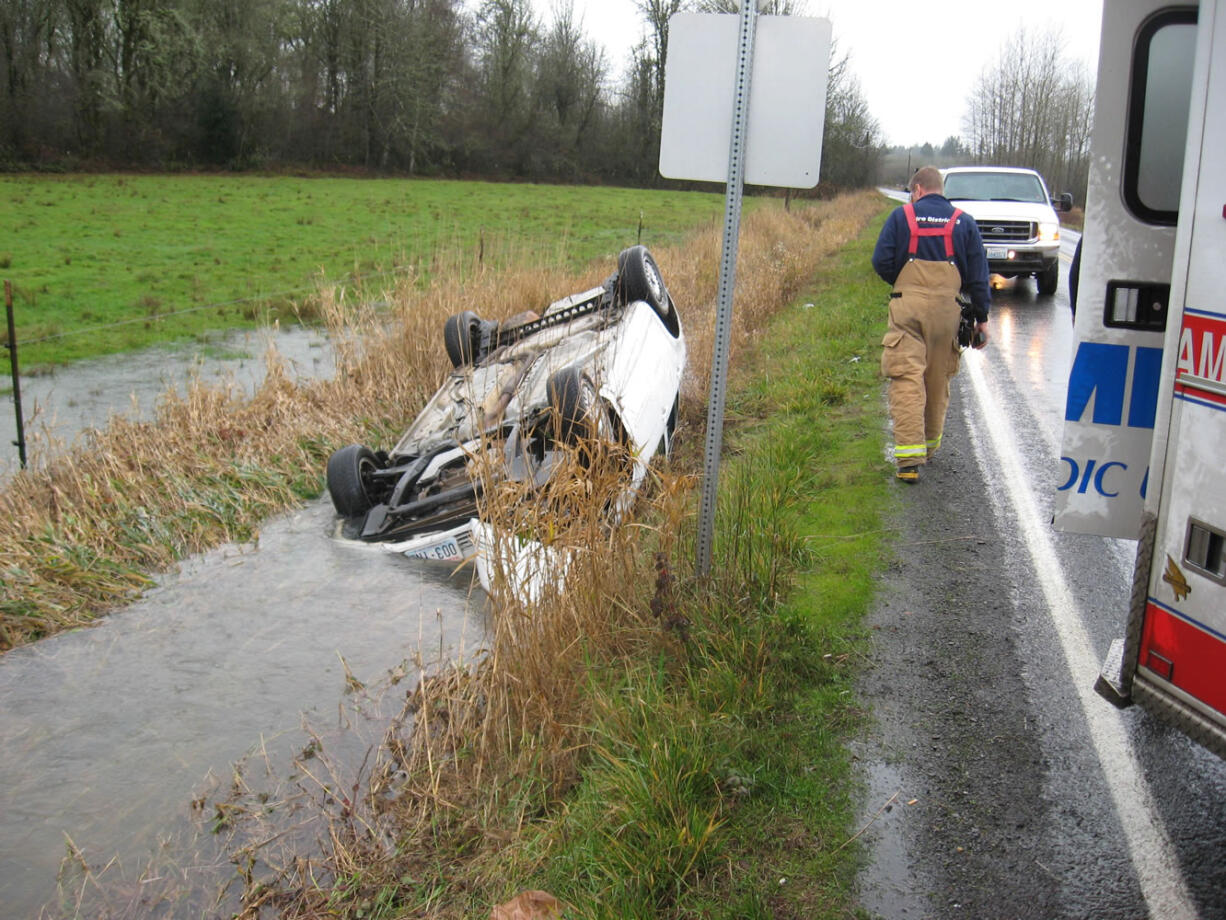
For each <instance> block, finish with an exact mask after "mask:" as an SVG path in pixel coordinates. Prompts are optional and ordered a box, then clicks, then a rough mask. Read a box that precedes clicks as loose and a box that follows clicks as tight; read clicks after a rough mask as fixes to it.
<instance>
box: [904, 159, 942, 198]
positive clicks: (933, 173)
mask: <svg viewBox="0 0 1226 920" xmlns="http://www.w3.org/2000/svg"><path fill="white" fill-rule="evenodd" d="M917 188H922V189H923V190H924V191H925V192H936V193H937V194H938V195H939V194H941V193H942V192H944V191H945V180H944V179H942V178H941V171H940V170H939V169H937V168H936V167H935V166H921V167H920V168H919V169H917V170H916V171H915V175H914V176H912V177H911V190H912V191H915V189H917Z"/></svg>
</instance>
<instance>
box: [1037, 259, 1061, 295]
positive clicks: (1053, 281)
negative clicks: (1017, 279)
mask: <svg viewBox="0 0 1226 920" xmlns="http://www.w3.org/2000/svg"><path fill="white" fill-rule="evenodd" d="M1034 277H1035V281H1036V282H1037V284H1038V286H1039V293H1040V294H1041V295H1043V296H1044V297H1051V296H1052V295H1053V294H1055V293H1056V288H1057V287H1059V286H1060V262H1059V261H1058V260H1057V261H1055V262H1052V263H1051V265H1049V266H1048V267H1047V268H1045V269H1043V270H1042V271H1041V272H1039V273H1038V274H1036V275H1035V276H1034Z"/></svg>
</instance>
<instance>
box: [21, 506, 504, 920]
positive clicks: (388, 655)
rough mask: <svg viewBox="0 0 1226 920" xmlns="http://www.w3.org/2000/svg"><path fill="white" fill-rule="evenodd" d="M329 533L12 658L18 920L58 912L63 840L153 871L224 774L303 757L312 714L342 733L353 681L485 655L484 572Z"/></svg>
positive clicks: (191, 574)
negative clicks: (169, 832) (272, 757)
mask: <svg viewBox="0 0 1226 920" xmlns="http://www.w3.org/2000/svg"><path fill="white" fill-rule="evenodd" d="M332 523H333V512H332V507H331V504H330V502H329V501H328V499H327V498H326V497H323V498H321V499H319V500H317V501H315V502H312V503H311V504H310V505H309V506H307V507H306V508H305V509H303V510H301V511H299V512H295V513H291V514H288V515H285V516H282V517H280V518H277V519H275V520H272V521H270V522H268V523H267V524H266V525H265V527H264V529H263V531H262V533H261V535H260V538H259V545H258V548H256V547H254V546H251V545H244V546H235V545H229V546H226V547H223V548H221V549H218V550H215V551H213V552H211V553H208V554H206V555H203V556H200V557H196V558H193V559H192V560H190V561H188V562H186V563H184V565H183V567H182V570H181V571H180V572H179V573H178V574H176V575H174V576H169V577H166V578H164V579H163V580H162V583H161V584H160V585H159V586H158V587H156V588H154V589H152V590H150V591H149V592H147V594H146V596H145V597H144V598H143V599H142V600H140V601H138V602H137V603H135V604H133V605H132V606H131V607H129V608H127V609H125V610H124V611H122V612H120V613H117V614H114V615H112V616H111V617H109V618H107V619H105V620H103V621H102V622H101V623H100V624H99V625H98V626H96V627H94V628H91V629H87V630H80V631H77V632H73V633H68V634H64V635H60V636H56V637H53V638H50V639H46V640H43V641H41V642H38V643H35V644H33V645H30V646H26V647H23V648H18V649H15V650H13V651H11V652H9V653H8V654H6V655H5V656H3V658H0V699H3V701H4V705H3V708H2V710H0V904H3V905H4V906H5V911H4V913H5V916H6V918H8V917H11V918H24V917H33V916H36V915H37V913H38V910H39V909H40V907H41V906H42V905H43V904H44V903H46V902H47V900H48V899H49V898H51V897H52V896H53V895H54V893H55V878H56V873H57V871H58V869H59V866H60V861H61V859H62V857H63V856H64V854H65V835H68V836H69V837H70V838H71V839H72V841H73V842H74V843H75V844H76V846H77V847H79V848H80V849H81V850H82V851H83V852H84V854H85V856H86V857H87V859H88V860H89V862H90V863H91V864H101V863H105V862H107V861H108V860H109V859H111V858H112V857H113V856H118V857H119V858H120V859H121V860H122V863H123V865H124V866H125V867H126V868H128V869H129V870H130V869H132V868H138V867H139V866H140V865H141V864H142V863H143V862H144V861H145V859H146V858H147V857H148V856H149V854H150V852H151V850H152V849H153V848H154V846H155V845H156V842H157V837H158V834H159V831H160V829H161V828H164V827H165V826H167V825H168V824H169V823H172V822H173V821H176V820H179V819H181V818H183V817H184V816H186V815H187V813H188V809H189V805H190V801H191V797H192V795H193V793H194V792H195V791H197V790H198V789H199V788H200V786H201V784H202V781H203V780H204V777H205V776H206V774H208V773H209V772H210V771H213V772H214V773H215V774H216V775H217V776H219V777H222V778H225V777H227V776H228V775H229V766H230V764H231V763H233V762H234V761H236V760H238V759H239V758H241V757H242V756H243V755H244V753H245V752H247V751H248V750H249V749H251V748H252V747H253V746H256V745H258V744H259V743H260V742H261V739H272V740H271V741H270V744H269V746H270V747H273V746H274V745H279V746H280V750H281V752H282V753H286V752H289V751H291V750H297V749H301V747H302V744H303V741H304V739H305V737H306V736H305V735H303V734H302V733H301V731H300V730H299V729H300V724H301V721H302V714H303V713H305V714H306V716H307V718H308V719H310V720H311V721H315V722H319V723H327V722H328V721H329V720H330V721H331V722H332V723H335V722H336V720H337V712H338V707H339V706H340V705H341V703H340V701H341V700H342V698H343V696H344V690H345V686H346V674H345V664H347V665H348V667H349V669H350V670H351V672H352V673H353V675H354V676H355V677H357V678H358V679H360V680H362V681H364V682H373V681H377V680H378V679H380V678H382V677H384V676H386V675H387V673H388V672H389V671H391V670H392V669H393V668H395V667H396V666H397V665H399V664H400V663H401V662H403V661H404V660H406V659H409V660H412V659H413V658H415V656H416V654H417V653H418V651H419V650H420V652H421V655H422V657H423V658H424V659H425V660H426V661H427V662H430V661H435V660H440V659H449V658H457V657H464V658H471V657H472V656H473V654H474V653H475V652H476V651H477V650H478V647H479V646H480V643H481V642H482V640H483V637H484V633H485V623H484V616H485V611H484V604H485V597H484V595H483V594H482V592H481V591H480V589H479V588H478V589H473V587H472V578H471V575H470V571H469V569H467V568H466V569H463V570H461V571H460V572H458V573H454V574H453V573H452V571H451V569H450V567H448V566H439V565H437V564H432V563H425V562H420V561H417V560H410V559H406V558H404V557H403V556H397V555H393V554H390V553H387V552H385V551H383V550H381V549H380V548H379V547H377V546H366V545H355V544H351V543H344V542H340V541H337V540H335V539H333V538H332V536H331V530H332ZM341 657H343V658H344V664H342V661H341ZM409 673H410V675H412V674H414V673H415V669H414V668H413V667H412V666H410V668H409Z"/></svg>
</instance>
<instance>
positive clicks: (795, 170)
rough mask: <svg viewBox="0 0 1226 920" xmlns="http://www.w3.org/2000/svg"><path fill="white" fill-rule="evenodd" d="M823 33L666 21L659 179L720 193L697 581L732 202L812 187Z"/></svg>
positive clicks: (744, 11)
mask: <svg viewBox="0 0 1226 920" xmlns="http://www.w3.org/2000/svg"><path fill="white" fill-rule="evenodd" d="M830 33H831V29H830V21H829V20H827V19H813V18H810V17H805V16H762V17H759V16H758V11H757V4H756V3H755V2H754V0H744V2H742V3H741V9H740V13H739V20H738V17H736V16H731V15H720V14H710V13H677V14H675V15H674V16H673V17H671V18H670V19H669V29H668V61H667V63H666V66H665V75H664V76H665V85H664V121H663V124H662V125H661V131H660V173H661V175H664V176H666V177H668V178H670V179H692V180H698V181H705V182H725V183H727V197H726V204H725V209H724V241H723V252H722V255H721V259H720V267H719V287H718V295H717V302H716V318H715V344H714V349H713V354H712V356H711V394H710V398H709V401H708V403H707V434H706V456H705V459H704V464H703V480H702V505H701V517H700V520H699V526H698V547H697V556H698V559H697V569H698V574H699V575H700V576H705V575H708V574H710V570H711V556H712V546H713V543H714V536H715V510H716V500H717V496H718V486H719V457H720V449H721V447H722V444H723V435H724V401H725V390H726V384H725V378H726V377H727V374H728V363H729V352H730V348H731V341H732V301H733V296H732V295H733V291H734V289H735V286H736V259H737V244H738V239H739V236H740V230H741V226H740V224H741V197H742V193H743V191H744V187H745V183H746V182H748V183H749V184H751V185H772V186H778V187H780V188H812V187H813V186H814V185H816V184H817V172H818V165H819V164H820V163H821V158H822V128H823V122H824V120H825V111H826V65H827V62H828V61H829V59H830ZM755 46H757V47H758V49H759V53H758V55H757V57H756V59H755V55H754V49H755ZM733 63H735V71H734V69H733V67H732V66H731V65H732V64H733ZM751 77H752V81H753V88H752V93H751V88H750V80H751ZM751 97H752V100H753V113H754V114H753V121H752V123H751V122H750V118H749V108H750V100H751ZM725 145H727V146H725ZM725 150H727V151H728V158H727V160H726V161H725V160H724V156H723V152H724V151H725Z"/></svg>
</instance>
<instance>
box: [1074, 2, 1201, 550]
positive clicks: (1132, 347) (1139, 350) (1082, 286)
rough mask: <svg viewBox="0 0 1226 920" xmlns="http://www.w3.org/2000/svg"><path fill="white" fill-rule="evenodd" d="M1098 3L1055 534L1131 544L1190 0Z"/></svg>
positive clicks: (1142, 484)
mask: <svg viewBox="0 0 1226 920" xmlns="http://www.w3.org/2000/svg"><path fill="white" fill-rule="evenodd" d="M1109 7H1110V9H1109V11H1108V10H1107V7H1106V6H1105V7H1104V15H1103V26H1102V35H1101V44H1100V46H1099V65H1098V81H1097V89H1096V93H1095V107H1094V130H1093V134H1092V136H1091V141H1090V146H1091V158H1090V176H1089V186H1088V190H1087V195H1086V216H1085V227H1084V231H1083V233H1082V241H1081V272H1080V283H1079V296H1078V300H1077V305H1076V307H1077V308H1076V323H1075V350H1074V354H1073V359H1072V364H1071V369H1070V372H1069V385H1068V395H1067V398H1066V403H1065V422H1064V440H1063V446H1062V450H1061V454H1062V456H1061V458H1060V468H1059V472H1058V474H1057V479H1056V483H1055V485H1056V496H1055V514H1054V521H1053V523H1054V526H1055V527H1056V529H1058V530H1067V531H1073V532H1077V533H1094V534H1101V535H1104V536H1112V537H1126V538H1129V539H1135V538H1136V536H1137V533H1138V527H1139V524H1140V519H1141V512H1142V507H1143V502H1144V499H1145V495H1146V493H1147V491H1148V488H1149V482H1150V480H1149V459H1150V453H1151V450H1152V447H1153V443H1152V442H1153V433H1154V428H1155V424H1156V422H1157V415H1158V411H1159V410H1158V406H1159V403H1158V387H1159V381H1160V376H1161V371H1162V355H1163V338H1164V331H1165V329H1166V320H1167V313H1168V303H1169V299H1170V283H1171V268H1172V258H1173V253H1174V245H1175V224H1176V221H1177V218H1178V216H1179V194H1180V183H1181V176H1182V167H1183V161H1184V153H1185V144H1186V137H1187V115H1188V105H1189V100H1190V98H1191V93H1192V68H1193V59H1194V50H1195V45H1196V16H1197V10H1196V5H1195V4H1171V3H1169V2H1167V3H1163V2H1161V0H1111V3H1110V4H1109Z"/></svg>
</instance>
